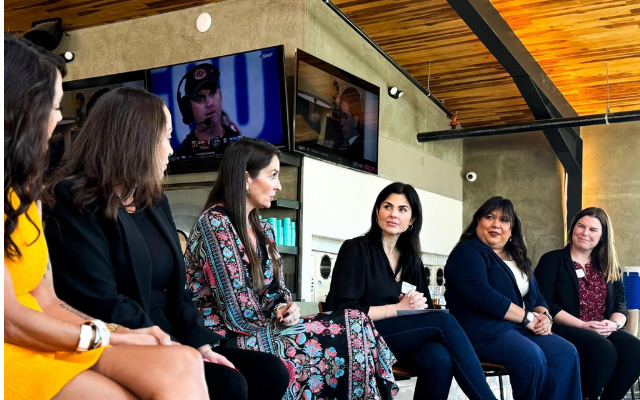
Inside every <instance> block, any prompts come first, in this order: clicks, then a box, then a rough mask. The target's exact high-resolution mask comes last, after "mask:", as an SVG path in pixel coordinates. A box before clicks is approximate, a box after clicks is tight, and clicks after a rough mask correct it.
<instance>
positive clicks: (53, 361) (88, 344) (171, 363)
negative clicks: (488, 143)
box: [4, 34, 208, 400]
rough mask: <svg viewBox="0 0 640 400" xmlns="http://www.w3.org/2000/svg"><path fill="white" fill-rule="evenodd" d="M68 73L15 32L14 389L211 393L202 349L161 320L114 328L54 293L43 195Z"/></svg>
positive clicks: (50, 393)
mask: <svg viewBox="0 0 640 400" xmlns="http://www.w3.org/2000/svg"><path fill="white" fill-rule="evenodd" d="M65 73H66V68H65V66H64V62H62V59H61V58H59V57H57V56H55V55H53V54H51V53H48V52H45V51H44V50H42V49H40V48H38V47H35V46H33V45H31V44H29V43H28V42H26V41H24V40H23V39H16V38H14V37H13V36H11V35H8V34H5V37H4V94H5V102H4V118H5V119H4V151H5V159H4V383H5V387H4V394H5V397H6V398H8V399H29V400H33V399H51V398H54V397H55V398H56V399H76V398H90V399H92V400H97V399H109V400H114V399H137V398H148V399H179V398H184V397H186V396H188V397H189V398H190V399H191V398H193V399H206V398H208V395H207V387H206V384H205V381H204V375H203V367H202V361H201V357H200V354H199V353H198V352H197V351H196V350H194V349H191V348H189V347H186V346H179V345H171V341H170V339H169V337H168V335H166V334H164V333H162V332H161V331H160V329H159V328H158V327H152V328H147V329H139V330H135V331H134V330H128V329H124V328H120V329H118V332H117V333H110V330H115V329H117V327H109V329H108V327H107V325H105V324H104V323H103V322H101V321H99V320H91V317H89V316H87V315H84V314H82V313H80V312H79V311H77V310H75V309H73V308H72V307H70V306H69V305H67V304H66V303H64V302H62V301H61V300H60V299H58V297H57V296H56V294H55V292H54V289H53V281H52V277H51V270H50V267H49V266H50V264H49V261H48V254H47V245H46V242H45V239H44V232H43V230H42V224H41V220H40V210H39V208H40V207H39V201H38V198H39V196H40V194H41V193H42V187H43V186H42V172H43V171H44V160H45V154H46V149H47V141H48V139H49V137H50V136H51V134H52V132H53V130H54V128H55V126H56V124H57V122H58V121H60V120H61V119H62V116H61V113H60V101H61V99H62V76H63V74H65ZM87 267H88V268H90V265H88V266H87ZM114 328H115V329H114ZM109 343H110V344H111V347H110V346H107V345H108V344H109ZM145 344H146V345H148V346H141V345H145ZM158 344H163V345H162V346H157V345H158Z"/></svg>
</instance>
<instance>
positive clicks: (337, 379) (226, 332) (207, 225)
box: [185, 206, 398, 400]
mask: <svg viewBox="0 0 640 400" xmlns="http://www.w3.org/2000/svg"><path fill="white" fill-rule="evenodd" d="M262 229H263V230H264V232H265V233H266V235H267V238H268V239H269V242H270V243H269V244H270V245H274V246H275V243H274V239H273V238H274V235H273V230H272V228H271V226H270V225H269V224H268V223H266V222H262ZM258 256H259V259H260V261H261V265H262V271H263V274H264V289H262V290H257V289H254V288H253V283H252V280H251V276H250V265H249V258H248V256H247V255H246V254H245V252H244V246H243V244H242V243H241V241H240V239H239V238H238V236H237V234H236V232H235V230H234V228H233V226H232V224H231V221H230V219H229V217H228V215H227V212H226V210H225V209H224V208H223V207H221V206H213V207H211V208H209V209H208V210H206V211H205V212H204V214H203V215H202V216H201V217H200V219H199V220H198V222H197V223H196V225H195V226H194V228H193V230H192V231H191V234H190V237H189V241H188V243H187V250H186V253H185V263H186V268H187V284H188V287H189V289H190V290H191V291H192V292H193V293H194V297H193V301H194V302H195V304H196V306H197V307H198V309H199V310H200V311H201V312H202V314H203V315H204V318H205V326H207V327H209V328H210V329H211V330H213V331H214V332H216V333H218V334H220V335H222V336H225V337H226V338H227V339H228V343H227V346H234V347H235V346H237V347H238V348H243V349H251V350H256V351H263V352H266V353H271V354H274V355H276V356H278V357H279V358H280V359H281V360H282V361H283V362H284V363H285V365H286V366H287V369H288V370H289V374H290V380H289V387H288V389H287V392H286V395H285V397H284V398H285V399H288V400H294V399H296V400H297V399H304V400H330V399H391V398H392V397H394V396H395V395H396V394H397V392H398V386H397V385H396V383H395V381H394V378H393V374H392V372H391V367H392V365H393V363H394V362H395V361H396V359H395V357H394V355H393V354H392V353H391V351H390V350H389V348H388V347H387V345H386V344H385V342H384V340H383V339H382V337H381V336H380V335H379V334H378V332H377V331H376V330H375V327H374V326H373V323H372V322H371V320H370V319H369V317H368V316H367V315H366V314H364V313H362V312H360V311H357V310H345V311H344V312H339V313H322V314H316V315H311V316H306V317H301V318H300V319H299V322H298V323H297V324H296V325H294V326H291V327H285V326H283V325H281V324H278V323H276V322H275V314H274V307H275V306H276V305H278V304H280V303H288V302H290V301H291V294H290V292H289V291H288V290H287V288H286V287H285V285H284V277H283V274H282V265H279V266H278V268H280V279H279V280H275V279H274V266H273V263H272V262H271V260H270V259H269V257H268V255H267V250H266V246H265V245H264V244H259V246H258Z"/></svg>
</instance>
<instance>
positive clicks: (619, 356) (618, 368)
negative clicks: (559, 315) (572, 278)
mask: <svg viewBox="0 0 640 400" xmlns="http://www.w3.org/2000/svg"><path fill="white" fill-rule="evenodd" d="M553 332H554V333H557V334H558V335H559V336H562V337H563V338H565V339H566V340H568V341H569V342H571V343H572V344H573V345H574V346H575V347H576V349H577V350H578V354H579V355H580V372H581V376H582V396H583V397H584V398H585V399H597V398H598V395H600V392H602V397H601V399H602V400H620V399H622V398H623V397H624V395H625V394H626V393H627V392H628V391H629V389H630V388H631V386H632V385H633V383H634V382H635V381H636V380H637V379H638V376H640V339H638V338H637V337H635V336H633V335H632V334H630V333H629V332H627V331H626V330H624V329H620V330H619V331H617V332H613V333H612V334H611V335H609V336H607V337H604V336H601V335H598V334H597V333H595V332H592V331H588V330H586V329H581V328H571V327H567V326H557V325H556V326H554V327H553ZM603 388H604V390H603Z"/></svg>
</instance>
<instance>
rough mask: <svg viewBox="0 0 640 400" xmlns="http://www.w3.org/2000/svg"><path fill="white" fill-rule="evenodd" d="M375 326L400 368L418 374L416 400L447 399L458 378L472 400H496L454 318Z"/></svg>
mask: <svg viewBox="0 0 640 400" xmlns="http://www.w3.org/2000/svg"><path fill="white" fill-rule="evenodd" d="M375 325H376V329H377V330H378V333H380V335H382V338H383V339H384V341H385V342H386V343H387V345H388V346H389V349H390V350H391V352H392V353H393V354H394V355H395V356H396V358H397V359H398V362H399V363H400V365H405V366H407V367H409V369H410V370H413V371H415V372H416V373H417V374H418V381H417V382H416V391H415V394H414V396H413V398H414V399H420V400H446V399H447V397H448V396H449V389H450V388H451V380H452V378H453V376H455V377H456V381H457V382H458V384H459V385H460V388H461V389H462V390H463V391H464V393H465V394H466V395H467V397H469V398H470V399H473V400H487V399H493V400H495V396H494V395H493V393H492V392H491V389H489V386H488V385H487V381H486V379H485V377H484V374H483V372H482V367H481V366H480V361H478V356H476V352H475V351H474V350H473V347H471V343H470V342H469V339H468V338H467V335H466V334H465V333H464V331H463V330H462V328H461V327H460V325H459V324H458V321H456V319H455V318H454V317H453V316H452V315H450V314H448V313H444V312H437V313H428V314H426V313H425V314H416V315H408V316H405V317H396V318H389V319H383V320H381V321H376V323H375Z"/></svg>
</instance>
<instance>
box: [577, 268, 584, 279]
mask: <svg viewBox="0 0 640 400" xmlns="http://www.w3.org/2000/svg"><path fill="white" fill-rule="evenodd" d="M576 276H577V277H578V279H580V278H584V277H585V275H584V270H583V269H582V268H580V269H577V270H576Z"/></svg>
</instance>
